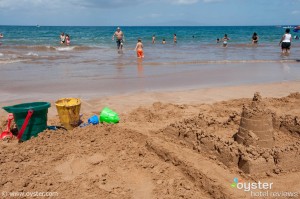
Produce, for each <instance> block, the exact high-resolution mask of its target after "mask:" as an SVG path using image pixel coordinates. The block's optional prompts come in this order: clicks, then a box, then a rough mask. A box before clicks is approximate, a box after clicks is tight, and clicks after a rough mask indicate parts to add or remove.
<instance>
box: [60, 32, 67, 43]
mask: <svg viewBox="0 0 300 199" xmlns="http://www.w3.org/2000/svg"><path fill="white" fill-rule="evenodd" d="M65 42H66V35H65V33H64V32H62V33H61V35H60V44H65Z"/></svg>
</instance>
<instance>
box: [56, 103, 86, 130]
mask: <svg viewBox="0 0 300 199" xmlns="http://www.w3.org/2000/svg"><path fill="white" fill-rule="evenodd" d="M55 105H56V109H57V112H58V116H59V119H60V123H61V124H62V125H63V126H64V127H65V128H66V129H68V130H72V129H73V128H75V127H77V126H78V125H79V123H80V114H79V113H80V106H81V101H80V99H78V98H62V99H59V100H57V101H56V102H55Z"/></svg>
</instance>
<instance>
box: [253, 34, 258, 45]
mask: <svg viewBox="0 0 300 199" xmlns="http://www.w3.org/2000/svg"><path fill="white" fill-rule="evenodd" d="M258 39H259V37H258V36H257V33H256V32H254V33H253V35H252V44H258Z"/></svg>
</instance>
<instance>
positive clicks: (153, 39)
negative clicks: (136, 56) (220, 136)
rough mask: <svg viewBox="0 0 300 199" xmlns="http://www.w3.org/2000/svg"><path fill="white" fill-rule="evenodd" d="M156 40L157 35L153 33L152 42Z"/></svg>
mask: <svg viewBox="0 0 300 199" xmlns="http://www.w3.org/2000/svg"><path fill="white" fill-rule="evenodd" d="M155 40H156V38H155V35H153V36H152V44H155Z"/></svg>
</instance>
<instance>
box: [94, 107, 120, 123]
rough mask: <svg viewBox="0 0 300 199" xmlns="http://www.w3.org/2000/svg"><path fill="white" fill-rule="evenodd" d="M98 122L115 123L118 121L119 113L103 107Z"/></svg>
mask: <svg viewBox="0 0 300 199" xmlns="http://www.w3.org/2000/svg"><path fill="white" fill-rule="evenodd" d="M99 118H100V122H106V123H111V124H116V123H118V122H119V121H120V118H119V115H118V114H117V113H116V112H114V111H113V110H111V109H109V108H107V107H105V108H104V109H103V110H102V111H101V113H100V116H99Z"/></svg>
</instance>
